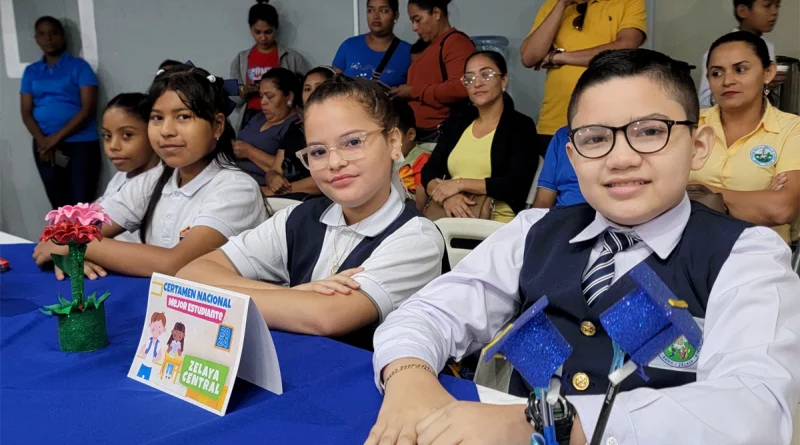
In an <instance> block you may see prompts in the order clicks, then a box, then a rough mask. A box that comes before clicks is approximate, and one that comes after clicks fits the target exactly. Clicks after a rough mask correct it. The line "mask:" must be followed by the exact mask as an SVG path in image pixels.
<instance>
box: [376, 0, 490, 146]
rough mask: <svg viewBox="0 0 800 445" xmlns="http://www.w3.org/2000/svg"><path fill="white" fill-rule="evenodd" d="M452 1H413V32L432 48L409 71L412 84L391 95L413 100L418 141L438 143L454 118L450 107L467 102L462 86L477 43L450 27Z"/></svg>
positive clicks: (409, 79) (409, 10)
mask: <svg viewBox="0 0 800 445" xmlns="http://www.w3.org/2000/svg"><path fill="white" fill-rule="evenodd" d="M448 3H450V0H409V2H408V16H409V17H410V18H411V23H412V29H413V30H414V32H416V33H417V35H418V36H419V38H420V39H421V40H423V41H424V42H427V43H428V47H427V48H425V50H424V51H423V52H422V54H421V55H420V56H419V58H418V59H417V60H415V61H413V62H412V63H411V67H410V68H409V69H408V84H406V85H400V86H398V87H395V88H392V90H391V95H392V96H393V97H396V98H400V99H405V100H407V101H409V104H410V105H411V108H412V109H414V117H415V118H416V120H417V128H418V134H417V140H419V141H421V142H436V140H437V138H438V127H439V125H441V124H442V122H444V120H445V119H447V117H448V116H449V115H450V108H449V107H450V106H454V105H456V104H458V103H460V102H464V100H465V99H466V98H467V90H466V88H464V85H462V83H461V76H462V75H463V74H464V63H465V62H466V60H467V57H469V56H470V55H471V54H472V53H474V52H475V44H474V43H472V40H470V38H469V37H467V35H466V34H464V33H463V32H460V31H458V30H456V29H455V28H453V27H452V26H451V25H450V20H449V19H448V18H447V17H448V16H447V14H448V13H447V4H448Z"/></svg>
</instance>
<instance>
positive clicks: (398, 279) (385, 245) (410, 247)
mask: <svg viewBox="0 0 800 445" xmlns="http://www.w3.org/2000/svg"><path fill="white" fill-rule="evenodd" d="M295 207H297V206H291V207H287V208H285V209H283V210H280V211H278V212H277V213H275V216H273V217H272V218H270V219H268V220H267V221H266V222H264V223H263V224H261V225H260V226H258V227H257V228H256V229H254V230H250V231H247V232H245V233H242V234H241V235H240V236H237V237H233V238H231V239H230V241H229V242H228V243H227V244H226V245H224V246H223V247H222V251H223V252H224V253H225V255H227V257H228V259H229V260H230V262H231V263H232V264H233V265H234V267H236V269H237V271H238V272H239V274H241V275H242V276H243V277H246V278H250V279H252V280H261V281H271V282H278V283H288V282H289V270H288V266H287V264H288V251H287V246H286V220H287V219H288V218H289V215H290V214H291V213H292V211H293V210H294V209H295ZM404 208H405V204H404V202H403V199H402V198H401V196H400V194H399V193H398V192H397V190H396V189H395V188H394V187H392V189H391V192H390V194H389V199H387V201H386V203H384V204H383V206H382V207H381V208H380V209H378V211H377V212H375V213H373V214H372V215H370V216H369V217H367V218H366V219H364V220H363V221H361V222H360V223H358V224H354V225H351V226H347V224H346V223H345V221H344V217H343V215H342V207H341V206H340V205H339V204H332V205H331V206H330V207H328V209H327V210H325V212H324V213H323V214H322V216H321V217H320V222H322V223H323V224H325V225H326V226H327V227H326V229H325V238H324V239H323V240H322V248H321V250H320V254H319V259H318V260H317V264H316V265H315V266H314V271H313V272H312V275H311V280H312V281H316V280H322V279H324V278H328V277H329V276H331V275H333V273H332V270H331V269H332V268H333V267H334V266H335V265H341V264H342V263H343V262H344V260H345V259H347V256H348V255H350V252H352V251H353V249H355V248H356V246H358V244H359V243H360V242H361V241H362V240H363V239H364V237H368V236H369V237H374V236H377V235H379V234H380V233H381V232H383V230H384V229H386V227H387V226H388V225H389V224H391V223H392V222H393V221H394V220H395V219H397V217H398V216H399V215H400V213H402V212H403V210H404ZM334 244H335V246H334ZM442 256H444V240H443V239H442V235H441V233H440V232H439V230H438V229H437V228H436V226H435V225H434V224H433V223H432V222H431V221H430V220H428V219H426V218H424V217H421V216H419V217H415V218H412V219H411V220H409V221H408V222H406V223H405V224H404V225H403V226H402V227H400V228H399V229H397V230H396V231H395V232H394V233H392V234H391V235H389V236H388V237H386V239H384V240H383V242H382V243H381V244H380V245H379V246H378V247H377V248H375V250H374V251H373V252H372V254H371V255H370V257H369V258H368V259H367V260H366V261H364V263H363V264H362V265H361V267H363V268H364V272H361V273H358V274H356V275H354V276H353V279H354V280H356V281H357V282H358V283H359V284H360V285H361V288H360V289H359V290H360V291H361V292H362V293H363V294H364V295H366V296H367V297H368V298H370V299H371V300H372V302H373V303H374V304H375V307H376V308H377V309H378V314H379V316H380V320H381V321H383V320H384V319H385V318H386V316H387V315H389V313H391V312H392V311H394V310H395V309H396V308H397V307H398V306H399V305H400V303H402V302H403V301H405V300H406V299H407V298H408V297H410V296H411V295H413V294H414V293H415V292H417V291H418V290H420V289H422V287H423V286H425V285H426V284H428V283H430V282H431V280H433V279H434V278H436V277H438V276H439V274H441V269H442V267H441V266H442Z"/></svg>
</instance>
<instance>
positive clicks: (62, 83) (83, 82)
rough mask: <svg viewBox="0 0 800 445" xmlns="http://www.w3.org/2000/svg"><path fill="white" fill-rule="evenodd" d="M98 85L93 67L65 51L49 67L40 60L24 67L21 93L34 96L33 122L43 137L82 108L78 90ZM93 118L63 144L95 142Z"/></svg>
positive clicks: (61, 126)
mask: <svg viewBox="0 0 800 445" xmlns="http://www.w3.org/2000/svg"><path fill="white" fill-rule="evenodd" d="M87 86H95V87H96V86H97V76H95V74H94V71H92V67H91V66H89V64H88V63H87V62H86V61H85V60H83V59H81V58H78V57H72V56H71V55H70V54H69V53H67V52H66V51H65V52H64V53H62V54H61V57H59V58H58V60H57V61H56V63H55V64H54V65H53V66H52V67H51V66H48V65H47V62H45V58H44V57H42V58H41V59H40V60H39V61H38V62H35V63H32V64H30V65H28V66H27V67H26V68H25V72H24V73H23V74H22V81H21V84H20V93H22V94H30V95H31V96H33V119H34V120H35V121H36V123H37V124H38V125H39V129H41V130H42V133H44V134H45V135H51V134H55V133H58V131H59V130H61V129H62V128H63V127H64V126H65V125H67V122H69V121H70V120H71V119H72V118H73V117H74V116H75V115H76V114H78V111H80V109H81V88H83V87H87ZM97 139H98V138H97V123H96V122H95V119H94V117H92V118H90V119H88V120H87V122H86V125H84V126H83V128H80V129H79V130H77V131H76V132H75V133H73V134H71V135H70V136H69V137H67V138H66V139H64V142H89V141H96V140H97Z"/></svg>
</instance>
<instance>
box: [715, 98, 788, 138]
mask: <svg viewBox="0 0 800 445" xmlns="http://www.w3.org/2000/svg"><path fill="white" fill-rule="evenodd" d="M703 114H704V115H705V116H703V115H701V117H705V121H706V123H707V124H709V125H711V126H713V127H714V130H715V132H716V133H717V138H718V139H721V140H723V141H724V140H725V132H724V131H723V128H722V115H721V114H720V108H719V105H714V106H713V107H712V108H709V109H708V113H707V114H706V113H703ZM702 120H703V119H701V123H702ZM761 128H764V130H766V131H768V132H770V133H775V134H779V133H780V132H781V124H780V122H778V114H777V112H776V111H775V107H773V106H772V104H770V103H769V101H767V107H766V109H764V115H763V116H761V121H760V122H759V123H758V125H757V126H756V128H755V129H753V131H751V132H750V133H749V134H748V135H747V136H745V138H746V137H748V136H750V135H752V134H753V133H755V132H756V131H758V130H759V129H761ZM743 139H744V138H743Z"/></svg>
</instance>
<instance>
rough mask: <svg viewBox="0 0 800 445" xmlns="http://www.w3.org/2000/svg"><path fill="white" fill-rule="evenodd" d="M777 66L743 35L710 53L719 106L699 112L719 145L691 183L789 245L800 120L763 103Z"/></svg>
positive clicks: (799, 197) (797, 205)
mask: <svg viewBox="0 0 800 445" xmlns="http://www.w3.org/2000/svg"><path fill="white" fill-rule="evenodd" d="M775 71H776V67H775V64H774V63H773V62H771V61H770V59H769V52H768V50H767V45H766V44H765V43H764V41H763V40H761V38H759V37H758V36H756V35H755V34H752V33H749V32H745V31H739V32H733V33H730V34H727V35H725V36H722V37H720V38H719V39H718V40H717V41H716V42H714V44H713V45H711V49H710V50H709V56H708V81H709V83H710V85H711V92H712V94H713V95H714V100H715V101H716V103H717V105H716V106H714V107H712V108H706V109H704V110H702V111H701V113H700V125H704V124H706V125H711V126H712V127H714V130H715V131H716V144H715V145H714V148H713V151H712V153H711V156H709V158H708V161H707V162H706V165H705V166H704V167H703V168H702V169H701V170H699V171H696V172H692V175H691V177H690V181H691V182H694V183H702V184H704V185H706V186H708V187H709V188H711V189H712V190H714V191H716V192H720V193H722V196H723V199H724V200H725V204H726V205H727V206H728V210H729V212H730V214H731V215H732V216H734V217H736V218H739V219H742V220H744V221H748V222H751V223H753V224H757V225H761V226H768V227H773V228H774V229H775V230H776V231H777V232H778V233H779V234H780V235H781V236H782V237H783V239H784V240H786V241H787V242H789V241H790V240H789V227H790V225H791V224H792V223H794V222H795V221H797V219H798V213H800V116H796V115H794V114H789V113H784V112H782V111H780V110H778V109H776V108H774V107H773V106H772V105H770V103H769V101H768V100H767V99H766V97H765V92H767V91H768V90H767V85H769V83H770V82H771V81H772V79H773V78H774V77H775Z"/></svg>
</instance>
